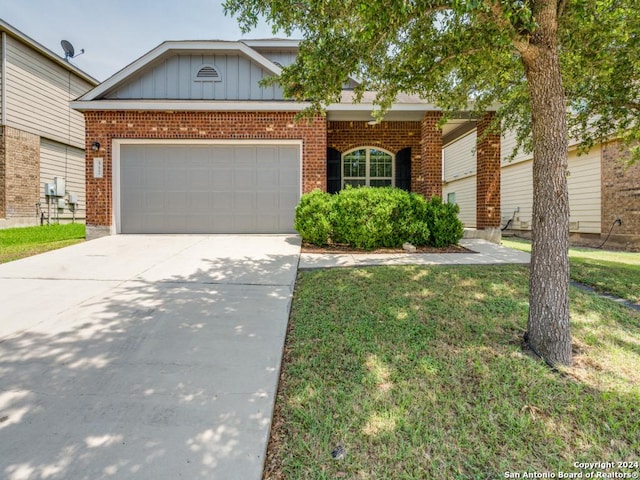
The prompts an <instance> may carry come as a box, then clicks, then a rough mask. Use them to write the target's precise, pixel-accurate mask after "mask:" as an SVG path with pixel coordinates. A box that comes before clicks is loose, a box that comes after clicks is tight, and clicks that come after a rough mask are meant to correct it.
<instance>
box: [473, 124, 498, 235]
mask: <svg viewBox="0 0 640 480" xmlns="http://www.w3.org/2000/svg"><path fill="white" fill-rule="evenodd" d="M494 116H495V114H493V113H487V114H485V115H484V116H483V117H482V118H481V119H480V120H478V126H477V128H478V145H477V150H476V171H477V176H476V228H478V229H485V228H498V227H500V131H499V130H495V131H493V130H489V128H490V125H491V122H492V121H493V119H494Z"/></svg>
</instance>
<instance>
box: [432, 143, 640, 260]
mask: <svg viewBox="0 0 640 480" xmlns="http://www.w3.org/2000/svg"><path fill="white" fill-rule="evenodd" d="M475 142H476V132H475V131H471V132H469V133H468V134H467V136H465V137H462V138H458V139H456V140H454V141H452V142H451V143H449V144H447V145H446V146H445V148H444V154H443V158H444V177H443V178H444V186H443V195H444V197H445V198H448V201H450V202H454V201H455V202H456V203H457V204H458V205H459V206H460V219H461V220H462V221H463V223H464V224H465V226H468V227H472V228H473V227H474V225H475V223H476V216H475V210H476V205H475V203H474V202H475V182H476V180H475V179H476V173H477V171H476V168H475V164H474V159H473V157H474V152H473V148H474V145H475ZM514 146H515V136H514V135H513V134H508V133H507V134H505V136H504V137H503V138H502V155H501V201H500V204H501V224H502V226H503V227H506V229H505V233H510V234H516V235H521V236H526V237H530V235H531V220H532V218H531V217H532V210H533V182H532V173H533V171H532V165H533V159H532V158H533V157H532V155H531V154H523V153H519V154H518V155H516V156H515V158H514V159H513V160H512V161H509V160H508V158H509V156H510V155H511V153H512V152H513V148H514ZM568 167H569V176H568V178H567V181H568V187H569V211H570V223H569V230H570V239H571V242H572V244H575V245H588V246H598V245H600V244H601V243H602V242H603V241H604V240H605V239H606V238H607V236H608V235H609V232H611V235H610V236H609V239H608V240H607V244H606V245H607V246H608V247H614V248H624V249H629V250H640V165H635V166H633V167H630V168H625V165H624V159H622V158H621V155H620V151H619V146H618V144H617V142H610V143H607V144H602V145H596V146H594V147H593V148H592V149H591V150H589V151H588V152H579V149H578V145H577V143H576V142H572V143H571V144H570V146H569V157H568ZM617 219H620V220H621V224H618V223H616V220H617Z"/></svg>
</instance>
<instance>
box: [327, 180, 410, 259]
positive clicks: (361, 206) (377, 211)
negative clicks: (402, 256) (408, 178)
mask: <svg viewBox="0 0 640 480" xmlns="http://www.w3.org/2000/svg"><path fill="white" fill-rule="evenodd" d="M390 190H391V189H389V188H346V189H345V190H342V191H340V193H338V195H336V197H335V199H334V205H333V210H332V211H331V214H330V216H329V219H330V221H331V225H332V226H333V238H332V239H333V240H334V241H335V242H336V243H346V244H348V245H351V246H353V247H356V248H364V249H371V248H376V247H394V246H396V245H397V242H398V240H397V234H398V232H397V231H395V225H394V220H393V219H394V217H396V216H397V214H396V212H395V210H396V209H397V206H396V205H395V204H394V199H393V195H392V193H391V191H390Z"/></svg>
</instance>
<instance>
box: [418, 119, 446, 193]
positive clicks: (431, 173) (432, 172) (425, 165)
mask: <svg viewBox="0 0 640 480" xmlns="http://www.w3.org/2000/svg"><path fill="white" fill-rule="evenodd" d="M441 117H442V113H441V112H427V113H425V115H424V119H423V120H422V125H421V142H422V145H421V146H422V148H421V155H422V165H421V169H420V171H419V172H416V173H418V175H419V178H418V181H419V184H420V185H419V188H418V189H417V190H416V191H417V192H419V193H422V194H423V195H424V196H425V197H427V198H430V197H433V196H436V195H437V196H438V197H441V196H442V129H441V128H439V127H438V122H439V121H440V118H441Z"/></svg>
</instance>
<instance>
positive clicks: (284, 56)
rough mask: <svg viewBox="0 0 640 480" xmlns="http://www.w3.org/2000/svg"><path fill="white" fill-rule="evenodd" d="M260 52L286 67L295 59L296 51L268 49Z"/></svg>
mask: <svg viewBox="0 0 640 480" xmlns="http://www.w3.org/2000/svg"><path fill="white" fill-rule="evenodd" d="M260 53H261V55H262V56H263V57H266V58H268V59H269V60H271V61H272V62H274V63H279V64H280V65H282V66H283V67H288V66H289V65H291V64H292V63H293V62H295V61H296V52H279V51H269V52H260Z"/></svg>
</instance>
